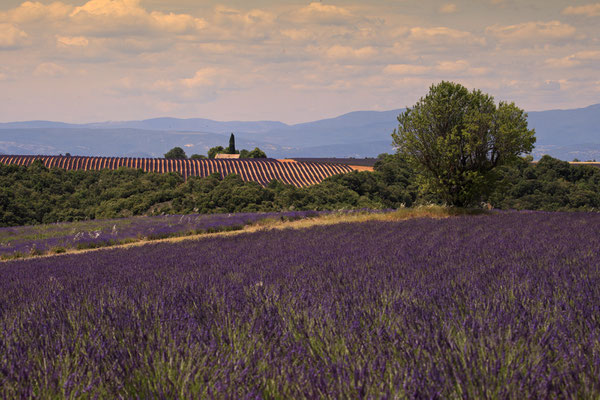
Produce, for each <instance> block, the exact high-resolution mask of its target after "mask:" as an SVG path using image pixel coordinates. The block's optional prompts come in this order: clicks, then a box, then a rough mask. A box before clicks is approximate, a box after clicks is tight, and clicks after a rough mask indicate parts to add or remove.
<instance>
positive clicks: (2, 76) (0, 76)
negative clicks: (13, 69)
mask: <svg viewBox="0 0 600 400" xmlns="http://www.w3.org/2000/svg"><path fill="white" fill-rule="evenodd" d="M7 79H8V76H7V75H6V74H5V73H3V72H0V81H5V80H7Z"/></svg>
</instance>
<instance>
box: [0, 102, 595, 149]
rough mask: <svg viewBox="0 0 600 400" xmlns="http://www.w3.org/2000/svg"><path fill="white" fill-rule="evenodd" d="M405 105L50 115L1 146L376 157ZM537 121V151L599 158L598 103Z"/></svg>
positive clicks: (23, 126)
mask: <svg viewBox="0 0 600 400" xmlns="http://www.w3.org/2000/svg"><path fill="white" fill-rule="evenodd" d="M402 111H403V110H402V109H398V110H391V111H383V112H379V111H357V112H351V113H348V114H344V115H341V116H339V117H336V118H330V119H323V120H319V121H314V122H307V123H302V124H295V125H287V124H284V123H282V122H277V121H255V122H244V121H230V122H220V121H213V120H209V119H201V118H192V119H177V118H155V119H148V120H143V121H124V122H99V123H90V124H66V123H62V122H49V121H27V122H10V123H0V153H4V154H48V155H50V154H64V153H71V154H72V155H100V156H128V157H161V156H162V155H163V154H164V153H165V152H167V151H168V150H169V149H171V148H173V147H175V146H179V147H182V148H183V149H184V150H185V151H186V153H187V154H188V155H191V154H194V153H198V154H206V152H207V151H208V149H209V148H211V147H213V146H218V145H222V146H227V144H228V141H229V134H230V133H231V132H233V133H234V134H235V136H236V146H237V147H238V148H240V149H241V148H247V149H249V150H251V149H253V148H254V147H260V148H261V149H263V150H265V152H266V153H267V155H269V156H270V157H275V158H286V157H356V158H359V157H374V156H377V155H378V154H380V153H385V152H387V153H391V152H393V151H394V149H393V148H392V147H391V142H392V141H391V136H390V134H391V133H392V131H393V130H394V128H395V127H396V126H397V120H396V117H397V116H398V114H400V113H401V112H402ZM529 126H530V127H532V128H535V130H536V137H537V143H536V148H535V150H534V153H533V155H534V158H536V159H538V158H540V157H541V156H542V155H543V154H550V155H551V156H553V157H557V158H560V159H563V160H568V161H570V160H573V159H574V158H578V159H580V160H592V159H596V160H600V104H596V105H592V106H589V107H585V108H578V109H572V110H551V111H536V112H530V113H529Z"/></svg>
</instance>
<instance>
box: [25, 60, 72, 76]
mask: <svg viewBox="0 0 600 400" xmlns="http://www.w3.org/2000/svg"><path fill="white" fill-rule="evenodd" d="M67 72H68V71H67V69H66V68H65V67H63V66H60V65H58V64H54V63H51V62H46V63H41V64H40V65H38V66H37V67H36V68H35V70H34V71H33V75H34V76H37V77H51V78H54V77H59V76H64V75H66V74H67Z"/></svg>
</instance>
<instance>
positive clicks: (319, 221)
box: [0, 205, 487, 262]
mask: <svg viewBox="0 0 600 400" xmlns="http://www.w3.org/2000/svg"><path fill="white" fill-rule="evenodd" d="M484 213H487V212H486V211H483V210H468V209H457V208H450V207H441V206H434V205H430V206H420V207H411V208H400V209H398V210H396V211H390V212H382V213H369V212H358V213H352V214H345V213H334V214H328V215H320V216H317V217H313V218H304V219H299V220H295V221H281V220H280V219H271V218H267V219H263V220H260V221H258V222H257V223H255V224H252V225H247V226H245V227H244V228H243V229H241V230H235V231H225V232H216V233H201V234H195V235H189V236H178V237H171V238H165V239H154V240H148V239H140V240H139V241H135V242H131V243H126V244H121V245H115V246H107V247H99V248H94V249H83V250H78V249H66V251H65V252H63V253H59V254H42V255H32V256H26V257H24V258H42V257H58V256H62V255H65V254H80V253H89V252H92V251H103V250H107V249H114V248H128V247H137V246H144V245H146V244H149V243H161V242H169V243H176V242H181V241H184V240H199V239H203V238H210V237H221V236H223V237H225V236H234V235H241V234H245V233H252V232H257V231H264V230H277V229H306V228H310V227H313V226H323V225H334V224H339V223H360V222H367V221H402V220H406V219H412V218H448V217H453V216H459V215H473V214H484ZM7 261H11V260H2V261H0V262H7Z"/></svg>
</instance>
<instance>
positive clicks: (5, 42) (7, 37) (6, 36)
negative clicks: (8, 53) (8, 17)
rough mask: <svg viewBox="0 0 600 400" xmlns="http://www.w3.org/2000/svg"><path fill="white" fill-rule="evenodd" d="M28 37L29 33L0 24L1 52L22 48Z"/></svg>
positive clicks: (10, 25)
mask: <svg viewBox="0 0 600 400" xmlns="http://www.w3.org/2000/svg"><path fill="white" fill-rule="evenodd" d="M27 37H28V35H27V33H25V32H24V31H22V30H21V29H19V28H17V27H16V26H14V25H12V24H0V50H2V49H14V48H17V47H20V46H22V45H23V44H25V42H26V40H27Z"/></svg>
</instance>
